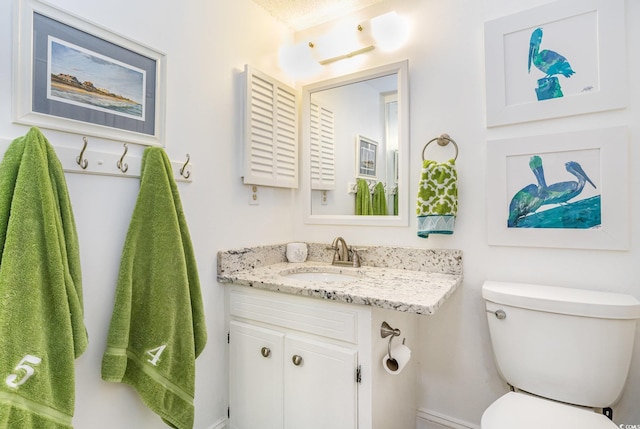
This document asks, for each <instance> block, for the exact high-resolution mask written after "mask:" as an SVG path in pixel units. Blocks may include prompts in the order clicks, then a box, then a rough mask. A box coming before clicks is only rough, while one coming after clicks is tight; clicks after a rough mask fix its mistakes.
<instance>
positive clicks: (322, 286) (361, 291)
mask: <svg viewBox="0 0 640 429" xmlns="http://www.w3.org/2000/svg"><path fill="white" fill-rule="evenodd" d="M261 249H262V250H263V253H262V255H261V256H257V257H256V254H255V253H253V252H252V251H251V249H240V250H235V251H228V252H220V253H219V254H218V281H220V282H221V283H233V284H237V285H241V286H248V287H253V288H256V289H264V290H270V291H276V292H282V293H288V294H293V295H300V296H308V297H313V298H320V299H327V300H332V301H338V302H344V303H350V304H360V305H370V306H373V307H379V308H384V309H388V310H396V311H402V312H407V313H416V314H427V315H428V314H434V313H435V312H436V310H437V309H438V308H440V306H441V305H442V304H443V303H444V302H445V301H446V299H447V298H448V297H449V296H450V295H451V294H452V293H453V292H454V291H455V290H456V288H457V287H458V286H460V284H461V283H462V273H461V254H460V252H459V251H447V250H445V251H442V252H444V253H434V251H428V252H429V253H426V255H428V256H430V257H431V259H433V258H435V259H437V260H438V261H439V263H438V264H436V266H431V265H430V264H429V263H427V264H425V262H424V261H420V264H419V265H420V266H419V267H418V268H419V269H406V267H400V268H397V267H389V266H367V265H365V262H366V261H367V259H368V260H369V262H371V263H373V264H374V265H381V263H376V258H377V255H378V254H379V253H380V251H381V250H380V248H377V249H370V251H369V252H367V251H366V250H367V249H363V250H364V251H362V250H361V252H360V254H361V259H362V260H363V266H361V267H360V268H353V267H343V266H335V265H332V264H331V263H329V262H323V261H318V260H307V262H303V263H288V262H285V261H286V258H284V259H282V258H280V257H278V254H279V253H280V248H279V247H277V246H276V247H274V246H270V247H269V248H268V250H267V251H264V249H265V248H261ZM392 250H393V249H392ZM396 250H397V249H396ZM435 252H437V251H435ZM452 252H453V253H452ZM415 253H416V252H413V253H411V254H415ZM394 254H395V252H394ZM239 255H240V256H244V255H246V256H247V257H246V258H242V257H239ZM313 255H314V250H313V248H310V256H312V257H313ZM421 258H425V254H424V252H422V251H418V252H417V255H416V258H414V259H421ZM438 258H439V259H438ZM384 260H385V261H388V260H389V258H386V259H384ZM229 261H232V262H231V263H229ZM442 261H444V263H443V262H442ZM420 267H422V268H421V269H420ZM412 268H416V266H412ZM436 268H439V271H442V272H436V270H435V269H436ZM297 272H331V273H341V274H349V275H351V276H353V280H351V279H349V280H346V281H345V280H341V281H309V280H300V279H294V278H291V277H287V274H290V273H297Z"/></svg>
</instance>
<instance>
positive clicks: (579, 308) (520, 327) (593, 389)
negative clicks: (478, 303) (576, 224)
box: [480, 281, 640, 429]
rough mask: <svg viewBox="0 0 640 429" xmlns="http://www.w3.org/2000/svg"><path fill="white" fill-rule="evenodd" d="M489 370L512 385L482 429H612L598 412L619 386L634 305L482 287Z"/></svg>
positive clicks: (542, 289)
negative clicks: (492, 368)
mask: <svg viewBox="0 0 640 429" xmlns="http://www.w3.org/2000/svg"><path fill="white" fill-rule="evenodd" d="M482 297H483V298H484V300H485V301H486V309H487V318H488V321H489V333H490V336H491V343H492V345H493V352H494V357H495V361H496V366H497V367H498V371H499V372H500V374H501V375H502V377H503V378H504V379H505V380H506V381H507V383H509V385H510V386H512V387H513V389H512V391H511V392H509V393H507V394H505V395H503V396H502V397H500V398H498V399H497V400H496V401H495V402H494V403H493V404H491V405H490V406H489V408H487V409H486V410H485V412H484V414H483V415H482V421H481V423H480V427H481V428H482V429H514V428H517V429H540V428H545V429H567V428H580V429H614V428H618V426H617V425H616V424H615V423H613V421H611V420H610V419H609V418H608V417H606V416H605V415H604V414H603V413H602V409H604V408H607V407H610V406H611V405H613V404H615V402H616V401H617V400H618V399H619V397H620V395H621V393H622V389H623V387H624V385H625V382H626V379H627V375H628V373H629V366H630V364H631V354H632V351H633V342H634V337H635V330H636V320H637V319H639V318H640V302H639V301H638V300H637V299H636V298H635V297H633V296H630V295H623V294H617V293H607V292H596V291H588V290H580V289H569V288H561V287H551V286H539V285H530V284H521V283H502V282H493V281H486V282H485V283H484V285H483V286H482Z"/></svg>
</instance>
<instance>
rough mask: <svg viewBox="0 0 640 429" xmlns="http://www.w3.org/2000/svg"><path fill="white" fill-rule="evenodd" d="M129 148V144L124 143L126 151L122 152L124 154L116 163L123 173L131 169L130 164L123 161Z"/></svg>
mask: <svg viewBox="0 0 640 429" xmlns="http://www.w3.org/2000/svg"><path fill="white" fill-rule="evenodd" d="M128 150H129V148H128V147H127V144H126V143H124V153H123V154H122V156H121V157H120V159H119V160H118V162H117V163H116V165H117V166H118V169H119V170H120V171H122V172H123V173H126V172H127V170H128V169H129V164H127V163H125V162H123V161H124V157H125V155H126V154H127V151H128Z"/></svg>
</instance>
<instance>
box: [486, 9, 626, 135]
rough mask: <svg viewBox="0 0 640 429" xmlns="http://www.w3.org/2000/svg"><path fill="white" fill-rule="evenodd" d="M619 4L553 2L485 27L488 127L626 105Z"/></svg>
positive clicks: (624, 63)
mask: <svg viewBox="0 0 640 429" xmlns="http://www.w3.org/2000/svg"><path fill="white" fill-rule="evenodd" d="M625 53H626V44H625V16H624V0H560V1H556V2H553V3H552V4H548V5H544V6H540V7H537V8H533V9H529V10H525V11H523V12H521V13H518V14H514V15H510V16H506V17H503V18H499V19H495V20H492V21H488V22H486V23H485V73H486V83H487V94H486V99H487V126H488V127H493V126H499V125H506V124H512V123H518V122H527V121H535V120H540V119H548V118H555V117H561V116H570V115H577V114H582V113H588V112H597V111H603V110H610V109H616V108H621V107H624V106H626V104H627V91H626V82H627V76H626V54H625Z"/></svg>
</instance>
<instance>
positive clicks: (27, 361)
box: [5, 355, 42, 389]
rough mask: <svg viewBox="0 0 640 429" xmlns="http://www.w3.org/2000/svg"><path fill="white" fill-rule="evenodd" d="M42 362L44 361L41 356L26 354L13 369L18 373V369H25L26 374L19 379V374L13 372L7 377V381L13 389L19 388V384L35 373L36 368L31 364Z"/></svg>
mask: <svg viewBox="0 0 640 429" xmlns="http://www.w3.org/2000/svg"><path fill="white" fill-rule="evenodd" d="M40 362H42V359H40V358H39V357H37V356H31V355H26V356H25V357H23V358H22V360H21V361H20V362H19V363H18V365H16V367H15V368H14V369H13V371H14V372H16V373H17V372H18V371H24V375H23V376H22V378H21V379H20V380H17V378H18V375H17V374H11V375H10V376H8V377H7V379H6V380H5V383H6V384H7V386H9V387H11V388H12V389H17V388H18V386H20V385H22V384H24V383H25V382H26V381H27V380H28V379H29V378H30V377H31V376H32V375H33V374H35V372H36V370H35V369H34V368H33V367H32V366H31V365H38V364H40ZM16 380H17V381H16Z"/></svg>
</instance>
